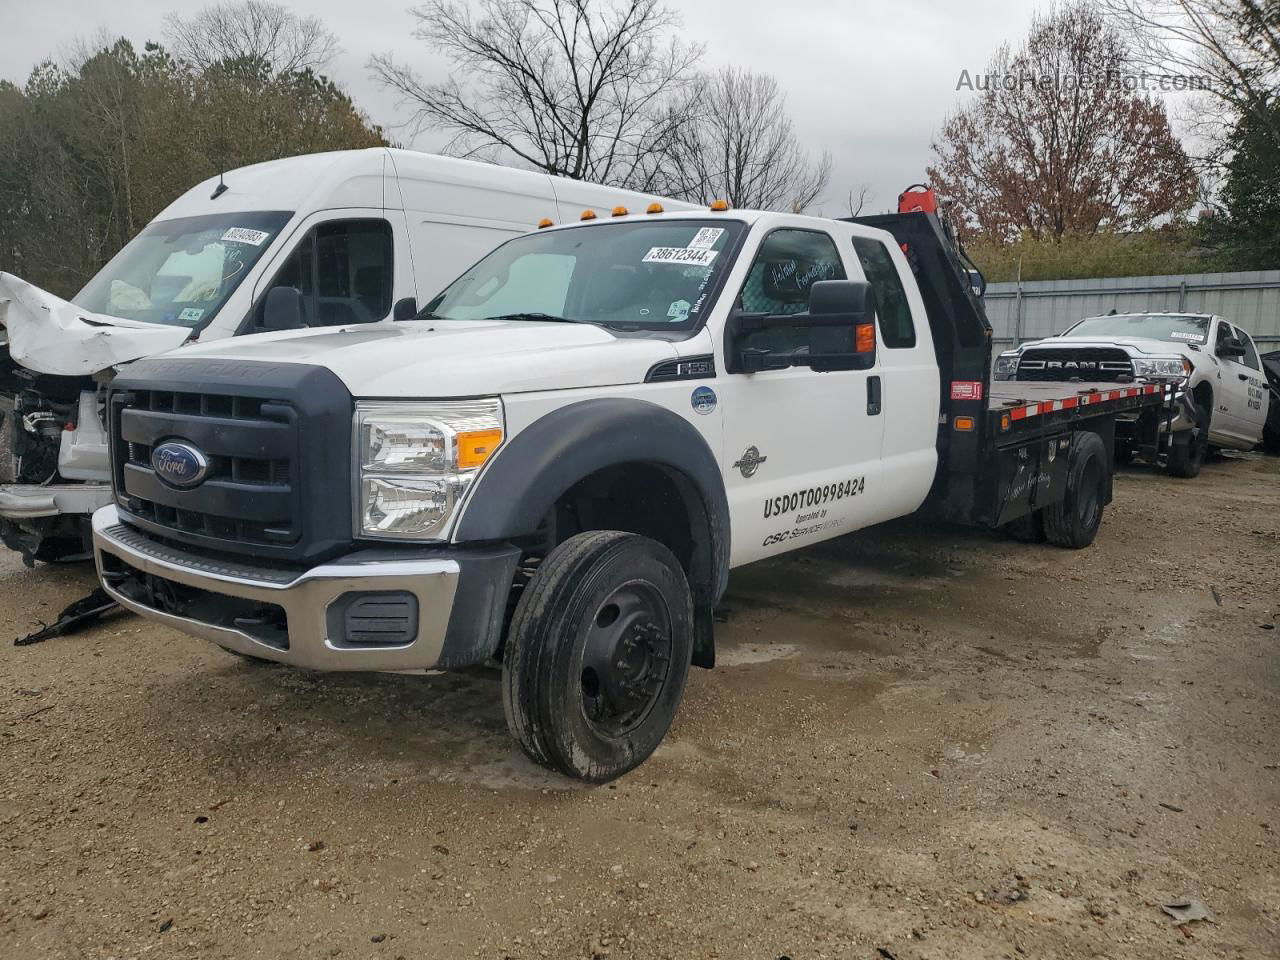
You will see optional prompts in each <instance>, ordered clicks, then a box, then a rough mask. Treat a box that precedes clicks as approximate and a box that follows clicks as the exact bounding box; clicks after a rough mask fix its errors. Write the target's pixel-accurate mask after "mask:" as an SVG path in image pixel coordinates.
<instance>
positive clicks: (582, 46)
mask: <svg viewBox="0 0 1280 960" xmlns="http://www.w3.org/2000/svg"><path fill="white" fill-rule="evenodd" d="M475 6H476V7H477V9H476V11H475V12H472V10H471V9H470V7H469V6H468V5H467V4H466V3H463V2H460V0H428V2H426V3H422V4H419V5H418V6H416V7H414V8H413V9H412V13H413V15H414V16H415V17H417V19H418V27H417V29H416V30H415V35H416V36H417V37H418V38H420V39H421V40H423V41H425V42H427V43H429V44H431V45H432V46H433V47H435V48H436V49H437V50H439V51H441V52H443V53H444V54H445V55H446V56H447V57H449V58H450V59H451V60H452V61H453V65H454V74H453V76H452V77H450V79H448V80H447V81H445V82H444V83H427V82H425V81H424V80H422V79H421V77H420V76H419V75H418V73H417V72H416V71H415V70H414V69H413V68H412V67H410V66H408V65H406V64H402V63H398V62H396V61H395V60H394V59H393V58H392V56H391V55H390V54H383V55H380V56H375V57H373V58H372V59H371V60H370V62H369V66H370V68H371V69H372V71H373V73H374V75H375V76H376V77H377V78H378V79H379V80H380V81H381V82H382V84H383V85H384V86H385V87H387V88H389V89H392V90H395V91H397V92H399V93H400V94H401V96H402V97H403V99H404V102H406V103H407V104H409V105H410V106H411V107H412V108H413V111H414V114H413V120H412V121H411V123H412V124H413V126H414V127H415V128H416V129H426V128H436V129H440V130H444V131H447V132H448V133H450V134H452V136H453V139H452V140H451V141H450V143H449V145H448V147H446V150H448V151H450V152H456V153H459V154H461V155H464V156H483V157H486V158H489V159H506V160H510V159H516V160H518V161H519V162H523V163H526V164H529V165H530V166H533V167H536V168H538V169H541V170H545V171H547V172H548V173H552V174H557V175H560V176H566V177H574V178H577V179H588V180H594V181H596V182H598V183H630V182H633V180H634V177H635V175H636V172H637V171H638V170H639V169H640V167H641V166H642V165H643V163H644V162H645V161H646V159H647V158H648V157H650V156H651V155H652V153H653V152H654V151H655V150H657V149H659V148H661V146H662V145H663V144H664V142H665V141H666V140H667V138H668V137H669V135H670V131H671V128H672V125H673V123H674V122H675V121H676V120H678V118H677V117H675V116H673V114H672V111H671V110H670V108H669V105H670V102H671V100H672V99H673V98H674V97H676V96H678V95H679V94H680V93H681V91H682V88H683V86H684V84H685V83H686V82H687V81H688V79H689V78H690V75H691V71H692V68H693V66H694V64H695V63H696V62H697V60H698V58H699V57H700V56H701V54H702V48H701V47H699V46H696V45H689V44H685V43H681V42H680V41H679V40H677V39H675V38H673V37H671V36H670V33H671V31H672V30H673V29H674V28H676V27H677V26H678V25H679V19H678V17H677V16H676V15H675V14H674V13H673V12H671V11H670V10H669V9H667V8H666V7H665V6H662V5H661V4H660V3H659V0H480V2H479V3H478V4H476V5H475Z"/></svg>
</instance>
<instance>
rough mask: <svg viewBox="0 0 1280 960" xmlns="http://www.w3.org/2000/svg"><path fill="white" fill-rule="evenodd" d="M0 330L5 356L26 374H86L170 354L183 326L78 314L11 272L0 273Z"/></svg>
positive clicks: (183, 331)
mask: <svg viewBox="0 0 1280 960" xmlns="http://www.w3.org/2000/svg"><path fill="white" fill-rule="evenodd" d="M0 326H3V327H5V328H6V329H7V331H8V340H9V355H10V356H11V357H12V358H13V359H14V360H15V361H16V362H18V363H20V364H22V366H24V367H26V368H27V369H28V370H34V371H35V372H36V373H48V374H53V375H55V376H64V377H82V376H90V375H91V374H95V373H97V372H98V371H99V370H106V369H107V368H108V367H113V366H115V365H116V364H120V363H128V362H129V361H130V360H137V359H138V358H139V357H149V356H152V355H153V354H157V353H164V352H165V351H166V350H172V349H173V348H174V347H176V346H178V344H180V343H182V342H183V341H184V340H186V339H187V337H189V336H190V335H191V331H190V330H188V329H187V328H186V327H167V326H163V325H161V324H157V323H140V322H138V321H136V320H124V319H121V318H120V317H109V316H106V315H104V314H101V313H91V312H90V311H88V310H82V309H81V308H80V307H77V306H76V305H75V304H74V303H68V302H67V301H66V300H63V299H62V298H60V297H55V296H54V295H53V294H52V293H49V292H48V291H47V290H41V289H40V288H39V287H37V286H33V285H32V284H30V283H27V282H26V281H25V280H21V279H19V278H18V277H15V276H14V275H13V274H11V273H0Z"/></svg>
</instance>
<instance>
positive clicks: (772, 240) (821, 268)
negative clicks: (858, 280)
mask: <svg viewBox="0 0 1280 960" xmlns="http://www.w3.org/2000/svg"><path fill="white" fill-rule="evenodd" d="M844 279H846V277H845V272H844V264H843V263H841V261H840V253H839V251H838V250H837V249H836V245H835V241H834V240H832V239H831V237H830V236H828V235H827V234H825V233H820V232H818V231H815V230H787V229H783V230H775V231H773V233H771V234H769V235H768V236H767V237H765V239H764V242H763V243H762V244H760V250H759V252H758V253H756V258H755V260H754V262H752V264H751V270H750V271H749V272H748V273H747V280H746V282H745V283H744V284H743V285H742V292H741V293H740V294H739V295H738V305H739V306H740V307H741V309H742V310H743V311H745V312H747V313H770V314H779V313H782V314H795V313H804V312H805V311H806V310H808V309H809V288H810V287H812V286H813V285H814V284H815V283H817V282H818V281H819V280H844ZM808 343H809V330H808V328H805V327H797V328H796V329H794V330H788V329H778V328H774V329H772V330H761V331H758V332H756V333H753V334H751V335H750V336H749V337H748V339H747V346H749V347H759V348H763V349H765V350H769V351H770V352H773V353H788V352H792V351H795V350H798V349H800V348H801V347H807V346H808Z"/></svg>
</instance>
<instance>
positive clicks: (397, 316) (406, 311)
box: [391, 297, 418, 323]
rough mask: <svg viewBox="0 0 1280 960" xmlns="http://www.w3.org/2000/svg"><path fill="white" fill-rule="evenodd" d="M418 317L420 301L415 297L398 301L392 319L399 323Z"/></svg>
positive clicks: (393, 309) (392, 309) (393, 308)
mask: <svg viewBox="0 0 1280 960" xmlns="http://www.w3.org/2000/svg"><path fill="white" fill-rule="evenodd" d="M417 315H418V301H417V300H415V299H414V298H413V297H405V298H404V299H403V300H397V301H396V305H395V306H394V307H392V308H391V319H392V320H394V321H396V322H397V323H399V322H400V321H401V320H412V319H413V318H414V317H416V316H417Z"/></svg>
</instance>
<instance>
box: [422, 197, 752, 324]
mask: <svg viewBox="0 0 1280 960" xmlns="http://www.w3.org/2000/svg"><path fill="white" fill-rule="evenodd" d="M744 226H745V225H744V224H743V223H742V222H741V221H737V220H729V219H715V220H683V219H682V220H658V219H655V220H650V221H639V222H637V221H630V222H621V223H598V224H592V225H584V226H581V227H574V228H571V229H568V230H553V231H550V232H546V233H532V234H526V235H525V236H522V237H517V238H516V239H514V240H511V241H509V242H508V243H506V244H504V245H503V246H501V247H499V248H498V249H497V250H495V251H494V252H493V253H491V254H489V255H488V256H487V257H485V258H484V259H483V260H481V261H480V262H479V263H477V264H476V265H475V266H474V267H472V268H471V269H470V270H468V271H467V272H466V273H465V274H463V275H462V276H461V277H459V278H458V279H457V280H455V281H454V282H453V283H451V284H450V285H449V286H448V287H447V288H445V290H444V292H443V293H441V294H440V295H439V296H438V297H436V298H435V299H434V300H433V301H431V303H429V304H428V305H427V307H426V310H424V311H423V312H424V314H431V315H434V316H438V317H442V318H445V319H449V320H487V319H491V318H497V317H500V318H502V319H514V320H568V321H573V322H578V323H595V324H600V325H602V326H616V327H622V328H633V329H649V328H652V329H670V328H677V329H679V328H688V327H693V326H695V325H696V324H697V323H698V322H699V321H700V320H701V318H702V316H703V314H704V313H705V312H706V311H707V310H708V309H710V306H711V304H712V303H713V302H714V298H715V294H716V291H717V288H718V286H719V284H720V282H721V280H722V278H723V277H724V275H725V273H726V272H727V271H728V269H729V266H730V263H729V261H730V260H731V259H732V257H731V256H730V255H729V253H728V252H727V251H729V250H731V249H732V247H733V244H734V242H735V241H736V240H737V238H738V236H739V235H740V234H741V232H742V230H743V229H744Z"/></svg>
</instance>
